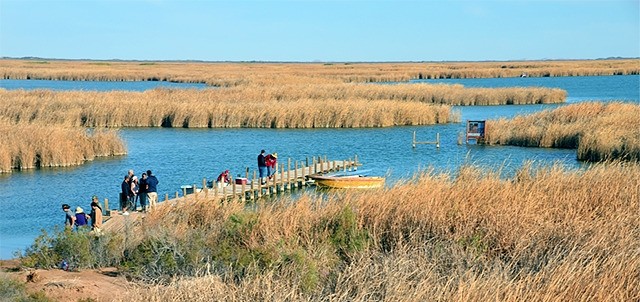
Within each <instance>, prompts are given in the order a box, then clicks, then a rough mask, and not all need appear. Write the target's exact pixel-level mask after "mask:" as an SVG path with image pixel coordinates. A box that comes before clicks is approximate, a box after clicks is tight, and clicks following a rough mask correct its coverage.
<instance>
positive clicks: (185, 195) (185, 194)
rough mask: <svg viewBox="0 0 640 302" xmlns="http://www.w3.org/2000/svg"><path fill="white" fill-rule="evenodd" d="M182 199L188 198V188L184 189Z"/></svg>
mask: <svg viewBox="0 0 640 302" xmlns="http://www.w3.org/2000/svg"><path fill="white" fill-rule="evenodd" d="M182 197H187V188H182Z"/></svg>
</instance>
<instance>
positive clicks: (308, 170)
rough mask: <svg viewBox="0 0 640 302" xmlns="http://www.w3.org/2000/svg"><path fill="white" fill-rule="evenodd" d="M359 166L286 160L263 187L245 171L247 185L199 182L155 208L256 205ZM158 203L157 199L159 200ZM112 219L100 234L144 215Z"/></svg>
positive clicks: (318, 159) (115, 215) (319, 160)
mask: <svg viewBox="0 0 640 302" xmlns="http://www.w3.org/2000/svg"><path fill="white" fill-rule="evenodd" d="M358 166H360V164H359V163H358V156H357V155H356V156H355V157H354V158H353V159H351V158H350V159H346V160H327V157H326V156H324V157H322V156H318V157H312V158H311V159H309V158H307V159H306V160H305V161H292V160H291V159H287V160H286V161H285V163H280V164H278V166H277V171H276V173H275V174H274V177H273V179H271V180H269V179H268V178H267V179H266V181H265V183H264V184H261V182H260V179H259V178H258V177H257V173H256V171H253V173H250V172H249V168H247V169H246V170H245V171H244V172H245V177H243V178H242V179H243V180H244V179H246V180H247V183H244V182H242V181H239V182H242V183H236V179H237V178H236V179H233V178H232V179H231V181H230V184H228V185H226V186H218V185H217V183H216V182H215V181H213V182H211V185H209V184H210V182H208V181H207V179H206V178H203V179H202V186H197V185H196V184H192V185H188V186H182V191H176V192H175V196H171V197H173V198H171V199H170V196H169V194H168V193H167V194H165V196H164V202H161V203H159V204H158V205H156V206H163V204H172V203H176V202H187V201H189V200H199V199H203V200H214V201H215V200H219V201H229V200H237V201H243V202H246V201H255V200H257V199H260V198H262V197H264V196H271V195H275V194H284V193H286V192H292V191H293V190H296V189H301V188H304V187H305V186H308V185H311V183H310V182H309V179H310V176H313V175H321V174H326V173H331V172H338V171H353V170H355V169H357V167H358ZM159 199H160V196H159ZM104 208H105V209H109V201H108V199H105V207H104ZM110 212H111V213H112V215H109V216H108V217H105V218H106V221H105V223H104V225H103V230H104V231H108V232H114V231H122V230H123V229H125V228H126V226H127V225H131V224H135V223H137V221H138V220H139V218H140V217H143V216H144V214H141V213H136V212H132V213H130V215H128V216H124V215H122V214H119V213H118V211H117V210H110Z"/></svg>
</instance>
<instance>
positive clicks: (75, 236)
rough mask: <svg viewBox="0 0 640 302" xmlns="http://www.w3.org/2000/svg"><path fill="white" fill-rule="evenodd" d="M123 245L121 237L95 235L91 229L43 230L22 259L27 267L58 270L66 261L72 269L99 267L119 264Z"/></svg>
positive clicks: (21, 256)
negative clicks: (50, 231)
mask: <svg viewBox="0 0 640 302" xmlns="http://www.w3.org/2000/svg"><path fill="white" fill-rule="evenodd" d="M122 242H123V241H122V237H121V236H114V235H103V236H94V235H92V234H91V233H89V232H88V230H80V231H73V230H71V229H64V230H59V229H55V230H54V232H53V233H52V234H49V233H47V232H46V231H45V230H42V234H41V235H40V236H38V237H37V238H36V239H35V240H34V243H33V244H32V245H31V246H30V247H28V248H27V249H26V251H25V254H24V255H20V257H19V258H20V259H21V261H22V264H23V265H24V266H27V267H37V268H44V269H49V268H56V267H59V266H60V263H61V262H62V261H63V260H65V261H67V263H68V264H69V267H70V268H71V269H77V268H96V267H102V266H108V265H114V264H116V263H117V262H118V261H119V259H120V258H121V256H119V254H121V253H122V252H121V250H120V248H118V247H119V246H122Z"/></svg>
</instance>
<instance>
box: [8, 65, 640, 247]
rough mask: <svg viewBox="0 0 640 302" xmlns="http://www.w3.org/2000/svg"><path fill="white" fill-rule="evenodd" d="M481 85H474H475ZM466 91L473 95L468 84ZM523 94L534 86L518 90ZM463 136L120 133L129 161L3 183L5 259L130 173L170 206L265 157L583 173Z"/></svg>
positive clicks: (499, 110)
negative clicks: (180, 193) (188, 190)
mask: <svg viewBox="0 0 640 302" xmlns="http://www.w3.org/2000/svg"><path fill="white" fill-rule="evenodd" d="M598 79H600V80H598ZM615 79H617V80H619V82H616V83H617V84H615V85H614V84H613V83H612V81H613V80H615ZM526 80H533V79H532V78H527V79H526ZM536 80H537V81H539V83H541V84H536V85H542V86H545V87H560V88H563V87H564V88H563V89H567V88H566V87H573V88H571V89H567V90H568V91H569V98H570V99H571V100H572V102H578V101H581V100H586V99H594V100H596V99H602V100H627V101H633V102H638V101H639V100H640V96H639V95H638V91H640V90H639V89H638V83H639V82H640V77H638V76H615V77H573V78H538V79H536ZM477 81H478V80H469V82H472V83H476V82H477ZM505 81H506V82H508V83H511V81H514V79H487V80H484V82H482V85H483V86H488V87H498V86H503V85H506V86H509V85H507V84H505V83H504V82H505ZM25 82H30V81H25ZM614 82H615V81H614ZM81 83H88V82H81ZM108 83H110V84H111V83H112V82H108ZM460 83H462V84H464V85H465V86H472V85H471V84H469V83H467V82H465V81H460ZM621 83H623V84H621ZM91 84H92V85H93V84H94V83H91ZM121 84H122V83H121ZM523 85H524V86H526V85H531V84H526V85H525V84H522V85H520V84H519V85H518V86H523ZM563 85H564V86H563ZM580 87H583V88H582V89H581V88H580ZM574 90H575V91H576V92H573V91H574ZM585 91H586V92H585ZM575 95H578V96H575ZM557 106H560V105H512V106H487V107H481V106H478V107H461V108H458V109H459V110H461V112H462V118H463V120H466V119H488V118H496V117H512V116H514V115H517V114H521V113H529V112H535V111H540V110H544V109H551V108H555V107H557ZM414 130H415V131H417V136H418V140H434V139H435V135H436V133H440V137H441V148H440V149H439V150H437V149H436V148H435V147H434V146H433V145H419V146H418V147H417V148H416V149H413V148H412V147H411V138H412V133H413V131H414ZM463 130H464V126H463V124H449V125H435V126H419V127H395V128H383V129H296V130H294V129H291V130H276V129H165V128H157V129H123V130H121V132H120V133H121V136H122V137H123V138H124V140H125V141H126V143H127V147H128V150H129V154H128V155H127V156H124V157H118V158H109V159H99V160H96V161H93V162H88V163H87V164H85V165H82V166H79V167H72V168H63V169H40V170H35V171H26V172H14V173H12V174H9V175H0V207H2V211H0V259H6V258H10V257H11V256H12V252H13V251H15V250H18V249H23V248H24V247H26V246H28V245H29V244H30V243H31V242H32V240H33V238H35V237H36V236H37V235H38V234H39V233H40V229H43V228H44V229H47V230H51V229H53V226H55V225H62V224H63V222H64V215H63V212H62V211H61V210H60V205H61V204H62V203H69V204H70V205H71V206H72V208H75V207H76V206H81V207H83V208H84V209H85V210H86V209H87V208H88V205H89V203H90V197H91V195H94V194H96V195H98V196H99V197H100V199H101V200H103V199H104V198H109V200H110V201H111V202H115V201H117V196H118V192H119V190H120V189H119V187H120V182H121V181H122V177H123V176H124V174H125V173H126V171H127V170H128V169H134V170H135V172H136V174H137V175H138V176H139V175H140V174H141V173H142V171H146V170H147V169H151V170H153V172H154V174H156V175H157V177H158V179H159V181H160V184H159V188H158V190H159V195H160V196H161V199H163V196H164V195H165V193H169V194H170V196H173V195H174V194H175V191H177V190H179V188H180V186H181V185H184V184H193V183H196V184H198V185H200V184H201V183H202V178H203V177H206V178H207V179H211V178H214V177H215V176H217V175H218V173H219V172H220V171H222V170H224V169H230V170H231V171H232V173H234V174H237V173H244V169H245V168H246V167H250V168H251V169H254V166H255V161H256V156H257V155H258V152H259V150H260V149H266V150H267V152H278V154H279V156H280V158H281V159H282V158H292V159H295V160H304V159H305V158H306V157H310V156H314V155H327V156H328V158H330V159H345V158H349V157H353V156H354V154H357V155H358V157H359V159H360V161H361V162H362V163H363V164H364V166H363V167H362V169H367V170H371V174H376V175H386V176H387V177H388V179H389V183H393V182H396V181H398V180H400V179H404V178H408V177H410V176H411V175H413V174H414V173H416V172H418V171H421V170H423V169H425V168H429V167H433V168H435V169H437V170H442V171H453V172H454V173H455V171H456V170H457V168H458V167H460V165H461V164H463V163H472V164H475V165H479V166H482V167H486V168H489V169H501V170H503V171H505V173H506V174H509V173H512V172H513V171H514V170H515V169H517V168H518V167H520V165H521V164H522V163H523V162H524V161H527V160H534V161H536V162H539V163H542V164H548V163H553V162H560V163H562V164H563V165H565V166H567V167H573V168H578V167H581V166H582V165H581V163H579V162H578V161H576V160H575V158H576V151H575V150H563V149H538V148H520V147H509V146H504V147H503V146H477V145H468V146H467V145H462V146H459V145H457V135H458V133H459V132H460V131H463Z"/></svg>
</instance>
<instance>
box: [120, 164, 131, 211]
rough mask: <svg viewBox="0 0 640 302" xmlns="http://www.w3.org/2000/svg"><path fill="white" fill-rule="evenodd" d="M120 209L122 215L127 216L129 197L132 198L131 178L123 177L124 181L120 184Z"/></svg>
mask: <svg viewBox="0 0 640 302" xmlns="http://www.w3.org/2000/svg"><path fill="white" fill-rule="evenodd" d="M120 189H121V190H122V192H120V209H121V210H122V215H129V212H127V211H128V210H129V207H130V203H131V197H132V196H133V192H132V191H131V178H130V177H129V175H128V174H127V175H125V176H124V180H123V181H122V183H121V184H120Z"/></svg>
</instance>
